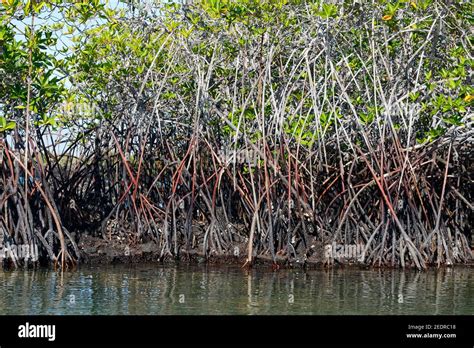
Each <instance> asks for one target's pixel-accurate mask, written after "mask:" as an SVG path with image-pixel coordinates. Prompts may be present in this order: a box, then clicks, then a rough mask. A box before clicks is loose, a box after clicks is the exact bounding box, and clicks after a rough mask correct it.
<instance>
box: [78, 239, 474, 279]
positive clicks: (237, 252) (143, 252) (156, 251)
mask: <svg viewBox="0 0 474 348" xmlns="http://www.w3.org/2000/svg"><path fill="white" fill-rule="evenodd" d="M78 246H79V249H80V255H81V258H80V260H79V264H85V265H106V264H142V263H162V264H177V263H183V264H209V265H241V266H242V267H247V266H248V263H247V262H246V261H247V244H246V243H241V244H238V245H235V247H234V249H233V251H232V252H230V253H225V252H223V253H217V252H216V251H213V250H211V251H210V252H209V253H208V254H207V255H205V254H204V253H203V252H202V250H199V249H191V250H185V249H184V248H181V249H180V252H179V254H178V257H175V256H173V255H166V254H164V255H163V253H162V250H160V248H159V247H158V246H157V244H155V243H154V242H152V241H150V242H146V243H140V244H135V245H126V244H123V243H121V242H120V241H115V240H105V239H103V238H98V237H92V236H89V235H86V236H84V237H82V238H81V240H80V241H79V243H78ZM311 247H312V250H313V252H312V253H311V255H310V256H309V257H308V256H306V257H296V258H289V257H287V256H285V255H281V254H280V255H278V254H277V255H276V257H275V260H273V258H272V256H271V255H267V254H261V255H256V256H254V259H253V262H252V266H253V267H260V268H269V269H272V270H275V269H280V268H282V269H284V268H306V269H321V268H328V267H357V268H373V267H375V268H389V267H387V266H386V265H382V266H379V267H377V265H367V264H363V263H360V262H357V261H356V260H353V259H334V260H333V262H332V263H329V262H328V261H327V259H326V258H325V257H324V255H325V248H324V245H322V244H320V243H318V244H314V245H312V246H311ZM326 250H327V249H326ZM433 266H435V265H433ZM441 266H442V267H449V266H451V265H441ZM456 266H467V267H474V260H471V262H469V263H465V264H459V265H458V264H456ZM393 268H397V267H393ZM407 268H411V267H410V266H409V265H408V267H407Z"/></svg>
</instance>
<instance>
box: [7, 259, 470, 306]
mask: <svg viewBox="0 0 474 348" xmlns="http://www.w3.org/2000/svg"><path fill="white" fill-rule="evenodd" d="M0 314H111V315H112V314H145V315H146V314H469V315H472V314H474V270H473V269H471V268H454V269H453V268H448V269H441V270H429V271H427V272H415V271H399V270H356V269H331V270H312V271H302V270H280V271H278V272H268V271H265V270H258V269H257V270H250V271H247V270H244V269H241V268H239V267H206V266H201V267H197V266H180V267H162V266H157V265H141V266H109V267H106V268H103V267H102V268H100V269H99V268H91V267H87V268H86V267H83V268H81V269H79V270H77V271H75V272H68V273H64V274H61V273H56V272H53V271H50V270H35V271H0Z"/></svg>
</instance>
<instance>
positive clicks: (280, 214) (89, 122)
mask: <svg viewBox="0 0 474 348" xmlns="http://www.w3.org/2000/svg"><path fill="white" fill-rule="evenodd" d="M473 13H474V3H473V2H472V1H460V0H412V1H409V0H371V1H368V0H367V1H366V0H360V1H348V0H344V1H330V0H260V1H258V0H235V1H231V0H195V1H152V0H147V1H135V0H129V1H122V0H121V1H119V0H107V1H104V0H45V1H41V0H1V2H0V18H1V23H0V245H3V246H10V254H11V257H5V258H3V259H2V260H3V266H6V267H19V268H21V267H35V266H37V265H48V266H53V267H55V268H56V269H61V270H65V269H72V268H73V267H75V265H78V264H80V263H81V262H94V260H96V261H97V262H133V260H135V261H136V260H151V261H154V262H155V261H159V262H176V260H179V261H182V262H186V261H191V262H224V263H231V262H233V263H238V264H240V265H242V266H245V267H251V266H252V265H254V264H256V263H259V262H266V263H268V265H271V266H272V267H273V268H279V267H284V266H302V267H307V266H311V265H322V266H325V267H332V266H338V265H340V264H355V265H362V266H364V267H394V268H415V269H419V270H423V269H426V268H428V267H431V266H435V267H441V266H450V265H456V264H466V263H470V262H472V260H473V251H472V246H473V244H472V243H473V235H474V234H473V229H474V129H473V121H474V114H473V108H472V106H473V103H474V85H473V67H474V57H473V45H474V36H473V28H474V26H473V24H474V16H473ZM13 245H16V246H25V245H26V246H33V245H34V248H33V249H34V250H37V254H38V255H37V256H38V257H36V258H32V257H20V256H21V255H19V253H18V251H19V250H20V249H21V248H17V249H16V250H17V252H16V253H13V252H11V249H12V248H11V246H13ZM30 251H31V250H30ZM341 251H342V252H341ZM355 254H357V255H355ZM23 256H24V255H23ZM356 256H357V257H356Z"/></svg>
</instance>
